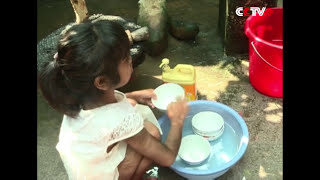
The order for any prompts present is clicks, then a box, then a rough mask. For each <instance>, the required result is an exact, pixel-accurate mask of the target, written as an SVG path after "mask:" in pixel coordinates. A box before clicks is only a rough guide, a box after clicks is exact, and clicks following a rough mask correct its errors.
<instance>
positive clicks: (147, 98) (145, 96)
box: [126, 89, 157, 108]
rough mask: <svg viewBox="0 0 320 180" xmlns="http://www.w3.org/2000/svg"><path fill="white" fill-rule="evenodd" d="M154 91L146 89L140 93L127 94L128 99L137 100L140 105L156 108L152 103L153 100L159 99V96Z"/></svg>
mask: <svg viewBox="0 0 320 180" xmlns="http://www.w3.org/2000/svg"><path fill="white" fill-rule="evenodd" d="M153 91H154V89H144V90H140V91H133V92H130V93H126V96H127V97H128V98H132V99H134V100H136V101H137V102H138V103H140V104H146V105H149V106H150V107H152V108H154V105H153V104H152V102H151V98H153V99H157V95H156V94H155V93H154V92H153Z"/></svg>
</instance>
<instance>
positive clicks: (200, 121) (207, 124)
mask: <svg viewBox="0 0 320 180" xmlns="http://www.w3.org/2000/svg"><path fill="white" fill-rule="evenodd" d="M192 126H193V127H194V128H195V129H196V130H198V131H200V132H205V133H214V132H217V131H219V130H221V128H222V127H223V126H224V120H223V118H222V117H221V116H220V115H219V114H218V113H216V112H212V111H203V112H200V113H197V114H196V115H194V116H193V118H192Z"/></svg>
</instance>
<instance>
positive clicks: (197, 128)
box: [191, 111, 224, 134]
mask: <svg viewBox="0 0 320 180" xmlns="http://www.w3.org/2000/svg"><path fill="white" fill-rule="evenodd" d="M203 113H213V114H217V115H218V117H219V118H218V119H216V120H218V121H216V122H217V123H218V124H216V127H218V125H220V123H221V126H220V127H219V128H216V129H215V130H211V131H205V130H200V129H199V127H198V126H197V125H196V124H195V121H197V120H198V121H199V119H198V117H199V116H200V115H201V114H203ZM191 125H192V127H193V128H195V129H196V130H197V131H199V132H202V133H204V134H217V133H220V131H221V129H222V128H223V127H224V119H223V118H222V116H221V115H220V114H219V113H217V112H214V111H202V112H198V113H197V114H195V115H194V116H193V117H192V119H191Z"/></svg>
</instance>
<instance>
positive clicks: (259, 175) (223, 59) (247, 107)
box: [37, 0, 283, 180]
mask: <svg viewBox="0 0 320 180" xmlns="http://www.w3.org/2000/svg"><path fill="white" fill-rule="evenodd" d="M135 8H136V7H135ZM167 8H168V12H169V14H170V15H172V16H174V17H176V18H178V19H180V20H187V21H191V22H196V23H198V25H199V27H200V32H199V34H198V36H197V38H196V40H195V41H179V40H176V39H174V38H173V37H172V36H169V45H168V49H167V50H166V52H164V53H163V54H161V55H160V56H157V57H150V56H146V59H145V61H144V63H143V64H141V65H140V66H139V67H138V68H136V69H135V72H134V75H133V80H132V81H131V82H130V83H129V84H128V85H127V86H126V87H124V88H122V89H123V90H124V91H129V90H137V89H144V88H156V87H157V86H158V85H160V84H161V83H162V81H161V69H160V68H159V67H158V66H159V65H160V63H161V60H162V59H163V58H169V59H170V66H171V67H174V66H175V65H176V64H179V63H184V64H192V65H194V66H195V68H196V73H197V79H196V85H197V91H198V99H205V100H212V101H217V102H220V103H223V104H226V105H228V106H230V107H231V108H233V109H234V110H235V111H237V112H239V113H240V114H241V115H242V116H243V119H244V120H245V122H246V124H247V126H248V129H249V135H250V140H249V145H248V149H247V151H246V153H245V155H244V156H243V157H242V159H241V160H240V161H239V162H238V163H237V164H236V165H235V166H233V167H232V168H231V169H230V170H229V171H228V172H227V173H225V174H224V175H222V176H221V177H219V178H217V179H219V180H245V179H246V180H257V179H266V180H269V179H270V180H278V179H282V178H283V167H282V165H283V161H282V157H283V153H282V149H283V146H282V145H283V136H282V132H283V129H282V128H283V122H282V119H283V114H282V112H283V101H282V99H279V98H271V97H268V96H265V95H262V94H260V93H259V92H257V91H256V90H255V89H254V88H253V87H252V86H251V84H250V82H249V78H248V66H249V63H248V59H247V57H230V56H225V55H224V53H223V46H222V42H221V39H220V38H219V36H218V33H217V23H218V11H219V9H218V8H219V0H212V1H209V0H199V1H192V0H185V1H178V0H171V1H167ZM115 12H118V14H120V15H121V13H122V12H126V11H125V10H123V9H121V8H119V9H116V10H115ZM130 12H131V11H130ZM132 13H137V11H133V12H132ZM37 108H38V133H37V134H38V139H37V140H38V146H37V147H38V158H37V162H38V179H46V180H49V179H67V175H66V172H65V169H64V167H63V164H62V161H61V160H60V157H59V154H58V152H57V151H56V149H55V146H56V143H57V141H58V133H59V128H60V124H61V119H62V115H61V114H59V113H57V112H55V111H54V110H53V109H51V108H50V107H49V106H48V104H47V103H46V102H45V101H44V99H43V97H42V95H41V94H40V93H39V92H38V107H37ZM154 113H155V115H156V117H160V116H161V115H162V114H161V113H160V112H158V111H157V110H154ZM159 168H160V169H159V180H179V179H184V178H182V177H181V176H179V175H177V174H176V173H175V172H173V171H172V170H171V169H170V168H164V167H159Z"/></svg>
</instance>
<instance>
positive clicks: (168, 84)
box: [151, 83, 185, 111]
mask: <svg viewBox="0 0 320 180" xmlns="http://www.w3.org/2000/svg"><path fill="white" fill-rule="evenodd" d="M171 85H174V86H176V87H179V88H180V90H182V91H181V92H183V93H182V98H184V96H185V91H184V88H183V87H182V86H180V85H179V84H177V83H163V84H161V85H159V86H158V87H156V88H155V89H154V91H153V92H154V93H155V94H156V91H157V90H159V88H161V87H163V86H171ZM151 102H152V104H153V105H154V106H155V107H156V108H157V109H159V110H161V111H166V110H167V107H166V108H165V109H162V108H160V107H159V106H157V105H156V104H157V103H154V102H157V100H154V99H152V98H151Z"/></svg>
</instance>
